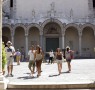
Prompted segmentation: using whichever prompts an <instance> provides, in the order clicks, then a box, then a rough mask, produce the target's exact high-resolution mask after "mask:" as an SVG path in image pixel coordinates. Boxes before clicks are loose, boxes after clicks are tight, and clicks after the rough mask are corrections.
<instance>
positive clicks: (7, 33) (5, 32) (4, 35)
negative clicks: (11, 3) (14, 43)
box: [2, 27, 11, 45]
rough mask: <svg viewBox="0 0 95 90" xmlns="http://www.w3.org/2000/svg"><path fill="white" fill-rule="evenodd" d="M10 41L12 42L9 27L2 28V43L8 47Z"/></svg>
mask: <svg viewBox="0 0 95 90" xmlns="http://www.w3.org/2000/svg"><path fill="white" fill-rule="evenodd" d="M8 40H10V41H11V30H10V28H9V27H3V28H2V41H3V42H4V44H5V45H6V43H7V41H8Z"/></svg>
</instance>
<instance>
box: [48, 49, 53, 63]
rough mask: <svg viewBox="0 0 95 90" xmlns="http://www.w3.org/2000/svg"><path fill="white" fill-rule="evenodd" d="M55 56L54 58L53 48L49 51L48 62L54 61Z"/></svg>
mask: <svg viewBox="0 0 95 90" xmlns="http://www.w3.org/2000/svg"><path fill="white" fill-rule="evenodd" d="M53 58H54V53H53V50H51V51H50V52H49V62H48V64H49V63H51V64H52V63H53Z"/></svg>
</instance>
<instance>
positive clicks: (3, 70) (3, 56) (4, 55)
mask: <svg viewBox="0 0 95 90" xmlns="http://www.w3.org/2000/svg"><path fill="white" fill-rule="evenodd" d="M6 61H7V60H6V52H5V45H4V42H2V72H3V75H4V74H5V65H6Z"/></svg>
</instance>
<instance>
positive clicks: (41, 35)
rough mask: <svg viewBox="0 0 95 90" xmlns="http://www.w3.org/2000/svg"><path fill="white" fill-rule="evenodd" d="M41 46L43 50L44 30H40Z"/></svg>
mask: <svg viewBox="0 0 95 90" xmlns="http://www.w3.org/2000/svg"><path fill="white" fill-rule="evenodd" d="M40 46H41V48H42V50H43V33H42V32H40Z"/></svg>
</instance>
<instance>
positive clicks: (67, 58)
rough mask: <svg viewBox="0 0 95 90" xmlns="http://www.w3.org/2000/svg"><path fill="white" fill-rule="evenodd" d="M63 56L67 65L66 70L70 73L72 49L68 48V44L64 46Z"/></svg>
mask: <svg viewBox="0 0 95 90" xmlns="http://www.w3.org/2000/svg"><path fill="white" fill-rule="evenodd" d="M65 58H66V61H67V65H68V71H67V72H68V73H70V72H71V60H72V59H73V51H72V50H70V47H69V46H67V47H66V51H65Z"/></svg>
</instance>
